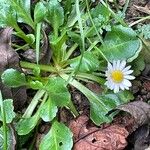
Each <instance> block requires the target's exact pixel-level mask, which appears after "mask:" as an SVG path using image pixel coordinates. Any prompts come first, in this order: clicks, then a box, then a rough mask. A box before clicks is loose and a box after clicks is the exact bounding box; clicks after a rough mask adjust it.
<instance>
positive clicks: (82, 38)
mask: <svg viewBox="0 0 150 150" xmlns="http://www.w3.org/2000/svg"><path fill="white" fill-rule="evenodd" d="M75 6H76V13H77V19H78V24H79V28H80V35H81V40H82V48H81V58H80V61H79V64H78V66H77V68H76V70H75V72H74V73H75V74H76V73H77V72H78V70H79V68H80V65H81V62H82V59H83V54H84V52H85V35H84V30H83V25H82V18H81V12H80V7H79V0H76V3H75Z"/></svg>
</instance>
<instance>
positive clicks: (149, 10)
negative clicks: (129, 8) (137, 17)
mask: <svg viewBox="0 0 150 150" xmlns="http://www.w3.org/2000/svg"><path fill="white" fill-rule="evenodd" d="M134 8H136V9H137V10H138V11H141V12H143V13H146V14H148V15H150V9H149V6H148V5H146V6H145V7H141V6H137V5H134Z"/></svg>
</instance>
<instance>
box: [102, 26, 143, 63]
mask: <svg viewBox="0 0 150 150" xmlns="http://www.w3.org/2000/svg"><path fill="white" fill-rule="evenodd" d="M141 48H142V47H141V42H140V40H139V39H138V38H137V35H136V33H135V32H134V31H133V30H132V29H131V28H129V27H123V26H122V25H118V26H114V27H113V28H112V31H111V32H108V33H107V35H106V37H105V39H104V45H103V46H101V47H100V49H101V51H102V52H103V54H104V55H105V56H106V58H107V59H108V60H109V61H111V62H112V61H113V60H128V59H129V58H131V57H133V56H134V55H135V54H136V53H137V52H138V53H139V52H140V51H141Z"/></svg>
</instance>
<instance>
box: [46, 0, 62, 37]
mask: <svg viewBox="0 0 150 150" xmlns="http://www.w3.org/2000/svg"><path fill="white" fill-rule="evenodd" d="M46 7H47V11H48V12H47V16H46V20H47V21H48V22H49V23H50V24H51V25H52V27H53V29H54V32H55V34H56V35H57V34H58V28H59V27H60V26H61V25H62V24H63V23H64V10H63V7H62V6H61V5H60V3H59V2H58V1H57V0H49V2H48V4H47V6H46Z"/></svg>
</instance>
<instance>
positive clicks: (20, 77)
mask: <svg viewBox="0 0 150 150" xmlns="http://www.w3.org/2000/svg"><path fill="white" fill-rule="evenodd" d="M1 79H2V82H3V83H4V84H6V85H7V86H10V87H19V86H23V85H26V78H25V74H24V73H20V72H19V71H17V70H15V69H12V68H11V69H7V70H5V71H4V72H3V74H2V75H1Z"/></svg>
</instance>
